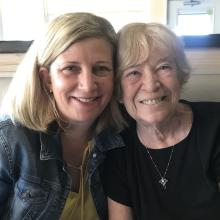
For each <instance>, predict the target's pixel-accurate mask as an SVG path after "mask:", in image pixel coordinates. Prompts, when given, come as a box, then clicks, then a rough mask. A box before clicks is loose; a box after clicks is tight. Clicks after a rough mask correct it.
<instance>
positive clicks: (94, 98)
mask: <svg viewBox="0 0 220 220" xmlns="http://www.w3.org/2000/svg"><path fill="white" fill-rule="evenodd" d="M98 98H99V97H92V98H80V97H74V99H76V100H77V101H80V102H84V103H91V102H95V101H96V100H97V99H98Z"/></svg>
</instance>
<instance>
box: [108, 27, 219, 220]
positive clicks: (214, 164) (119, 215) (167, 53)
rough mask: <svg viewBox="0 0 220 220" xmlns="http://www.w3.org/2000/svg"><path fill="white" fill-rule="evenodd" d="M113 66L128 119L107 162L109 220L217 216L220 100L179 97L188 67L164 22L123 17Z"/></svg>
mask: <svg viewBox="0 0 220 220" xmlns="http://www.w3.org/2000/svg"><path fill="white" fill-rule="evenodd" d="M117 65H118V66H117V87H118V88H117V89H118V100H119V101H120V102H121V103H122V104H123V105H124V107H125V109H126V110H127V112H128V114H129V115H130V117H131V119H130V123H129V127H128V128H126V129H124V131H123V132H122V133H121V136H122V138H123V141H124V144H125V146H124V147H120V148H117V149H112V150H111V151H109V152H108V154H107V155H108V159H107V160H106V163H105V173H106V175H105V177H104V185H105V190H106V194H107V195H108V207H109V219H110V220H119V219H120V220H123V219H124V220H125V219H126V220H129V219H136V220H146V219H148V220H159V219H161V220H162V219H163V220H165V219H166V220H177V219H178V220H180V219H184V220H192V219H193V220H196V219H199V220H202V219H206V220H207V219H210V220H215V219H216V220H217V219H220V209H219V207H220V193H219V187H218V183H219V182H220V104H219V103H211V102H189V101H186V100H181V99H180V96H181V91H182V89H183V86H184V83H186V82H187V80H188V78H189V74H190V67H189V64H188V62H187V59H186V56H185V53H184V48H183V46H182V43H181V41H180V39H179V38H178V37H177V36H176V35H175V34H174V33H173V32H172V31H171V30H169V29H168V28H167V27H165V26H163V25H161V24H155V23H149V24H144V23H133V24H128V25H126V26H125V27H123V28H122V29H121V30H120V31H119V33H118V53H117Z"/></svg>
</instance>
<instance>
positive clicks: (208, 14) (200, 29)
mask: <svg viewBox="0 0 220 220" xmlns="http://www.w3.org/2000/svg"><path fill="white" fill-rule="evenodd" d="M213 24H214V22H213V9H206V10H202V9H197V10H195V9H194V10H193V11H192V10H190V9H188V10H181V9H179V10H178V14H177V26H176V27H175V29H174V31H175V32H176V33H177V34H178V35H205V34H211V33H213Z"/></svg>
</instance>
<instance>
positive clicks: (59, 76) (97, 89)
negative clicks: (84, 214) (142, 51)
mask: <svg viewBox="0 0 220 220" xmlns="http://www.w3.org/2000/svg"><path fill="white" fill-rule="evenodd" d="M41 72H42V76H43V80H44V82H45V83H46V84H47V86H48V89H49V90H51V91H52V93H53V96H54V98H55V101H56V105H57V109H58V111H59V114H60V115H61V117H62V118H63V119H64V120H65V121H68V122H69V123H71V124H78V123H84V124H88V125H91V124H92V123H93V122H94V121H95V120H96V119H97V117H98V116H99V115H100V114H101V113H102V111H103V110H104V109H105V107H106V106H107V104H108V103H109V101H110V99H111V96H112V92H113V77H114V74H113V61H112V48H111V45H110V44H109V43H108V42H107V41H105V40H104V39H101V38H88V39H84V40H81V41H79V42H77V43H74V44H73V45H72V46H70V47H69V48H68V49H67V50H66V51H64V52H63V53H62V54H60V55H59V56H58V57H57V58H56V60H55V61H54V62H53V63H52V65H51V67H50V70H49V72H48V70H47V69H46V70H45V69H43V70H41Z"/></svg>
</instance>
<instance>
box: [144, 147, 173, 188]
mask: <svg viewBox="0 0 220 220" xmlns="http://www.w3.org/2000/svg"><path fill="white" fill-rule="evenodd" d="M145 147H146V149H147V154H148V155H149V157H150V159H151V161H152V163H153V165H154V167H155V168H156V171H157V172H158V174H159V176H160V180H159V181H158V182H159V183H160V184H161V185H162V186H163V188H164V190H165V189H166V184H167V182H168V179H166V174H167V171H168V169H169V165H170V161H171V158H172V155H173V150H174V146H172V149H171V151H170V157H169V160H168V163H167V166H166V169H165V172H164V174H163V175H162V174H161V172H160V170H159V168H158V166H157V164H156V163H155V161H154V159H153V157H152V156H151V154H150V151H149V150H148V147H147V146H145Z"/></svg>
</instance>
